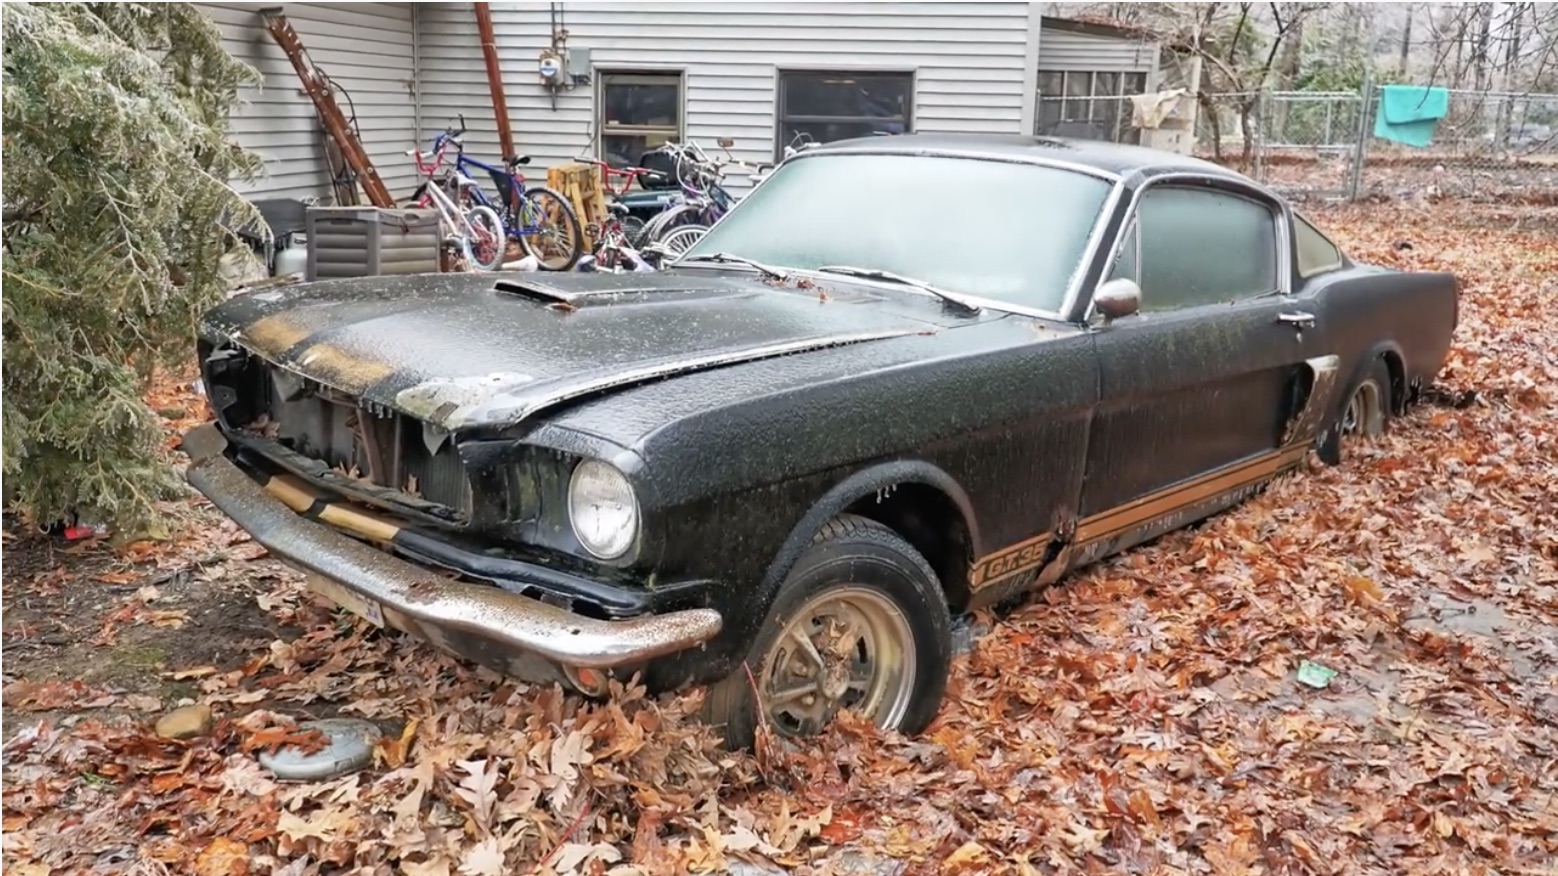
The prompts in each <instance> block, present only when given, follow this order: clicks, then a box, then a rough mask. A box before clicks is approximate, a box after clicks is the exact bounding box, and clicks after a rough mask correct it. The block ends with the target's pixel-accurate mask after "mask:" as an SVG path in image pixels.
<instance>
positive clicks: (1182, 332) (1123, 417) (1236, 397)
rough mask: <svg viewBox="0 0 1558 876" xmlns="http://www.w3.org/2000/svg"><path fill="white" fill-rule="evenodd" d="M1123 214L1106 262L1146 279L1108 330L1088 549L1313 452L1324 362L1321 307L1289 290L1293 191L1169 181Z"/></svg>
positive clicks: (1084, 498)
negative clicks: (1313, 390) (1309, 422)
mask: <svg viewBox="0 0 1558 876" xmlns="http://www.w3.org/2000/svg"><path fill="white" fill-rule="evenodd" d="M1125 228H1126V231H1125V233H1124V234H1123V235H1122V238H1121V246H1120V247H1119V248H1118V250H1117V254H1118V255H1117V258H1116V259H1115V261H1114V264H1113V265H1112V267H1111V273H1110V274H1108V275H1106V276H1110V277H1129V278H1132V279H1135V280H1136V281H1137V283H1138V285H1140V287H1141V306H1140V309H1139V311H1138V312H1137V313H1135V314H1132V315H1130V316H1125V317H1122V318H1120V319H1117V320H1115V321H1113V322H1112V323H1111V324H1109V325H1107V326H1106V327H1103V328H1101V329H1100V330H1099V331H1098V332H1097V333H1096V335H1095V340H1096V344H1097V352H1098V356H1099V361H1100V369H1101V383H1100V395H1101V399H1100V404H1099V406H1098V408H1097V409H1096V411H1095V413H1094V416H1093V420H1092V426H1091V430H1090V433H1089V439H1088V450H1087V463H1086V473H1085V476H1084V480H1083V488H1082V495H1081V501H1080V503H1079V515H1078V516H1079V519H1078V522H1077V531H1076V535H1075V543H1076V546H1077V553H1078V557H1077V561H1078V562H1086V561H1089V560H1090V559H1093V558H1096V557H1098V556H1102V555H1104V554H1107V553H1112V552H1113V551H1115V550H1120V549H1123V548H1125V547H1128V546H1130V545H1131V544H1135V543H1139V542H1140V541H1144V540H1146V539H1148V538H1151V537H1154V536H1155V535H1157V534H1160V533H1161V532H1164V531H1167V530H1170V529H1174V528H1177V527H1178V526H1182V525H1185V524H1187V523H1189V522H1192V521H1193V520H1195V519H1197V518H1199V517H1201V516H1205V514H1208V513H1212V512H1214V511H1215V510H1217V509H1218V508H1220V507H1225V506H1226V505H1228V504H1231V503H1232V502H1234V501H1237V500H1238V499H1239V498H1241V497H1242V495H1243V494H1244V493H1246V492H1248V491H1250V490H1252V489H1253V488H1254V487H1255V486H1258V484H1259V483H1260V482H1261V481H1263V480H1264V479H1265V478H1267V477H1269V476H1270V475H1271V474H1273V473H1275V471H1276V470H1277V469H1279V468H1281V467H1282V466H1284V465H1289V464H1291V463H1292V462H1294V461H1296V460H1297V459H1298V458H1301V456H1302V450H1297V451H1295V450H1291V449H1287V448H1289V446H1290V444H1291V442H1292V441H1293V440H1294V436H1293V435H1292V434H1291V432H1292V429H1291V426H1292V421H1293V419H1294V413H1295V411H1296V410H1299V409H1301V408H1302V404H1301V401H1302V396H1304V395H1306V394H1307V387H1308V386H1309V385H1310V384H1312V383H1313V378H1312V373H1313V372H1314V370H1315V368H1316V363H1314V362H1311V361H1309V360H1311V359H1312V358H1314V357H1315V354H1316V350H1315V344H1316V337H1317V335H1318V334H1319V333H1318V332H1317V331H1315V329H1316V326H1315V320H1316V319H1317V317H1316V315H1315V314H1314V313H1313V312H1312V310H1306V309H1305V308H1304V307H1303V306H1302V305H1303V302H1300V301H1295V300H1294V299H1292V298H1291V297H1289V296H1288V294H1287V293H1288V292H1289V291H1290V286H1291V275H1290V267H1289V265H1290V259H1291V253H1290V249H1289V246H1290V244H1289V240H1290V237H1289V235H1288V234H1287V233H1286V228H1287V220H1286V216H1285V213H1284V212H1283V210H1282V209H1281V207H1280V205H1278V204H1276V203H1274V202H1272V201H1270V200H1268V199H1267V198H1266V197H1265V196H1264V195H1263V194H1262V193H1260V192H1259V191H1257V190H1253V189H1249V188H1246V187H1243V186H1239V185H1238V184H1237V183H1235V182H1231V181H1230V182H1223V181H1221V180H1211V179H1198V178H1191V179H1183V178H1176V179H1169V180H1163V181H1158V182H1153V183H1149V184H1148V185H1147V186H1145V187H1144V188H1143V189H1142V190H1141V191H1140V193H1139V195H1138V197H1137V199H1136V201H1135V204H1134V207H1133V208H1132V215H1131V216H1130V217H1129V218H1128V219H1127V224H1126V226H1125ZM1318 367H1319V369H1320V370H1322V371H1323V370H1325V367H1326V366H1325V362H1324V361H1322V362H1321V363H1320V364H1319V366H1318ZM1333 370H1334V369H1333Z"/></svg>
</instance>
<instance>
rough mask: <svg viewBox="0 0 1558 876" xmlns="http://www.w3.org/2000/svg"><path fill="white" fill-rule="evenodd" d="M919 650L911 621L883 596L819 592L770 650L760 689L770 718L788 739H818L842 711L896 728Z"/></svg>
mask: <svg viewBox="0 0 1558 876" xmlns="http://www.w3.org/2000/svg"><path fill="white" fill-rule="evenodd" d="M912 649H913V643H912V639H911V636H910V633H909V627H908V621H907V619H906V618H905V617H904V615H903V613H902V612H901V611H900V610H899V609H898V608H897V606H896V605H894V604H893V603H892V602H891V601H890V600H888V599H887V598H886V597H884V596H882V595H881V594H879V593H877V592H876V591H874V590H867V589H865V588H859V587H846V588H839V589H837V590H833V591H829V592H826V593H823V594H820V595H819V596H817V597H815V598H813V599H812V600H811V601H810V602H808V603H807V604H806V605H804V606H802V609H801V610H800V611H798V612H797V613H796V614H795V615H794V616H793V617H792V619H791V620H790V622H789V623H787V624H786V625H785V627H784V629H783V630H781V631H780V634H779V637H778V639H777V640H776V641H775V643H774V645H773V647H772V649H771V650H770V652H769V655H768V659H767V660H766V661H765V666H766V669H765V671H764V673H763V678H762V679H761V681H760V684H759V695H760V697H761V699H762V705H763V711H764V714H765V715H767V716H768V717H769V719H770V720H771V721H772V722H773V723H774V725H775V727H776V728H777V729H778V730H779V731H780V732H783V733H785V734H787V735H810V734H815V733H818V732H820V731H821V730H822V728H823V727H824V726H825V725H826V724H827V723H828V722H829V721H831V720H832V719H833V717H834V716H835V715H837V714H838V712H839V711H840V710H842V709H856V710H859V711H860V712H862V713H863V714H865V716H866V717H869V718H871V719H873V720H875V721H876V722H877V723H878V724H880V725H882V726H887V727H891V726H895V725H896V724H897V723H898V722H900V721H901V720H902V719H903V714H904V712H905V711H906V709H907V707H908V701H909V696H910V694H911V692H912V689H913V682H914V669H915V667H914V659H913V653H912Z"/></svg>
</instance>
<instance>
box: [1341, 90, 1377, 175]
mask: <svg viewBox="0 0 1558 876" xmlns="http://www.w3.org/2000/svg"><path fill="white" fill-rule="evenodd" d="M1362 91H1363V94H1362V101H1361V102H1360V103H1359V104H1358V148H1356V149H1354V150H1353V156H1352V175H1351V177H1350V178H1349V179H1348V180H1347V200H1349V201H1356V200H1358V196H1359V195H1360V194H1362V191H1363V164H1364V162H1365V161H1367V160H1368V152H1369V136H1370V130H1369V127H1370V126H1369V122H1370V118H1369V116H1370V113H1369V107H1370V105H1371V104H1372V103H1373V101H1374V69H1373V67H1372V66H1371V65H1369V64H1364V65H1363V87H1362Z"/></svg>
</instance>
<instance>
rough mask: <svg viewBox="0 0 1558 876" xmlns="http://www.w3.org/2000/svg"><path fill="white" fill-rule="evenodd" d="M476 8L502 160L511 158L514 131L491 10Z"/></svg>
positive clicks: (481, 5) (514, 153) (513, 152)
mask: <svg viewBox="0 0 1558 876" xmlns="http://www.w3.org/2000/svg"><path fill="white" fill-rule="evenodd" d="M471 5H472V6H475V7H476V28H477V30H479V31H480V32H481V51H482V54H483V55H485V56H486V58H487V87H488V88H490V89H491V90H492V114H493V116H494V117H495V118H496V119H497V122H498V144H499V145H500V146H502V147H503V158H504V159H505V160H507V159H509V158H513V157H514V156H515V155H516V154H517V153H516V152H515V151H514V131H513V129H512V128H510V127H509V106H508V101H507V100H505V99H504V97H503V72H502V70H501V69H499V67H498V43H497V38H496V37H494V36H493V35H492V9H491V8H490V7H489V6H488V5H487V4H486V3H473V4H471Z"/></svg>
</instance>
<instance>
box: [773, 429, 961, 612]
mask: <svg viewBox="0 0 1558 876" xmlns="http://www.w3.org/2000/svg"><path fill="white" fill-rule="evenodd" d="M903 484H922V485H924V486H927V487H931V488H933V489H936V490H939V491H940V492H941V493H942V494H943V495H945V496H946V497H947V498H948V499H950V500H951V501H952V504H953V505H954V506H955V507H956V508H957V509H958V513H959V514H961V515H962V518H963V527H964V530H965V531H966V532H967V533H968V540H969V544H970V546H971V547H972V548H973V554H974V556H982V555H983V554H984V542H983V540H982V539H981V537H980V534H979V521H978V520H977V519H976V517H975V514H974V506H973V503H972V502H970V501H969V498H968V493H967V491H965V490H964V489H963V487H962V485H961V484H959V483H958V482H957V481H956V480H955V479H954V478H953V477H952V476H951V475H949V474H947V473H946V472H945V471H943V470H942V469H940V468H938V467H937V466H935V465H932V464H931V463H929V462H926V461H924V460H918V459H898V460H891V461H887V462H880V463H875V464H871V465H868V466H867V467H865V468H862V469H860V470H858V471H856V472H854V473H853V474H851V475H849V476H848V477H846V478H844V479H843V480H842V481H839V482H838V483H837V484H834V485H833V487H831V488H830V489H829V490H828V491H827V492H825V493H823V494H822V496H821V497H820V498H818V499H817V501H816V502H814V503H812V506H811V507H810V508H809V509H807V511H806V513H805V514H803V515H802V516H801V519H800V522H799V523H797V524H795V526H794V527H793V528H792V529H791V530H790V535H789V536H788V537H787V538H786V539H785V540H784V543H783V544H782V545H781V546H780V548H779V551H778V552H777V553H776V554H775V555H774V558H773V560H772V562H770V563H769V565H768V570H767V572H765V573H764V575H763V580H762V585H761V592H762V606H763V609H764V610H765V611H766V610H767V607H768V605H769V603H771V602H772V601H773V598H774V595H775V594H776V593H778V592H779V585H780V584H782V583H783V582H784V579H785V576H787V575H789V574H790V569H791V568H793V567H794V566H795V563H796V561H797V560H799V559H800V557H801V554H803V553H805V551H806V548H807V547H809V546H810V545H811V540H812V537H813V536H815V535H816V534H817V532H818V530H820V529H822V527H823V525H824V524H826V523H827V522H828V521H829V520H832V519H833V518H834V517H837V516H838V515H839V514H841V513H843V512H844V510H845V509H846V508H848V507H849V506H851V505H853V504H854V503H855V502H857V501H859V500H860V499H863V498H865V497H867V496H870V495H872V494H873V493H876V492H878V491H880V490H885V489H888V488H890V487H894V486H901V485H903Z"/></svg>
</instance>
